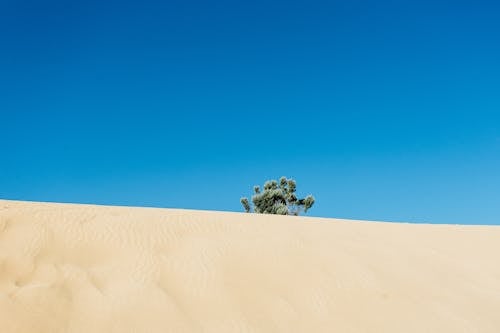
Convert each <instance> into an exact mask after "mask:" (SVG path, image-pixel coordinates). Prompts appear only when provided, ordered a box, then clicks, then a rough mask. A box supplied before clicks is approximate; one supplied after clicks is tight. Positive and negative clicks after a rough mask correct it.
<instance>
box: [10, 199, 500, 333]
mask: <svg viewBox="0 0 500 333" xmlns="http://www.w3.org/2000/svg"><path fill="white" fill-rule="evenodd" d="M0 330H1V332H3V333H7V332H30V333H34V332H44V333H47V332H398V333H399V332H440V333H443V332H454V333H456V332H481V333H484V332H496V333H497V332H500V227H496V226H458V225H424V224H405V223H382V222H364V221H350V220H338V219H324V218H310V217H294V216H274V215H257V214H245V213H229V212H214V211H196V210H180V209H158V208H131V207H111V206H95V205H74V204H53V203H33V202H20V201H7V200H0Z"/></svg>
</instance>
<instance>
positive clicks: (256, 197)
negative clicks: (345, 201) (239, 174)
mask: <svg viewBox="0 0 500 333" xmlns="http://www.w3.org/2000/svg"><path fill="white" fill-rule="evenodd" d="M296 189H297V184H296V183H295V180H293V179H287V178H286V177H281V178H280V180H279V183H278V182H277V181H276V180H268V181H266V182H265V184H264V191H262V192H261V190H260V187H259V186H254V188H253V191H254V194H253V196H252V203H253V207H254V209H253V210H254V212H255V213H260V214H277V215H299V213H300V212H301V211H302V210H303V211H304V213H305V212H307V211H308V210H309V208H311V207H312V205H313V204H314V197H313V196H312V195H308V196H307V197H305V198H304V199H298V198H297V195H296V194H295V191H296ZM240 202H241V204H242V205H243V208H244V209H245V212H247V213H250V212H251V210H252V209H251V207H250V203H249V201H248V198H246V197H243V198H241V199H240Z"/></svg>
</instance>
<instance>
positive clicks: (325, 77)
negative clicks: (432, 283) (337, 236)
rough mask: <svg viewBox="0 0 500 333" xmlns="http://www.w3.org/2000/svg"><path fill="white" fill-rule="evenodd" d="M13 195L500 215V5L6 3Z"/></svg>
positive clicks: (473, 218)
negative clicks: (280, 196) (272, 192)
mask: <svg viewBox="0 0 500 333" xmlns="http://www.w3.org/2000/svg"><path fill="white" fill-rule="evenodd" d="M0 42H1V44H0V51H1V52H0V119H1V120H0V142H1V143H2V145H1V149H2V152H1V153H0V198H4V199H19V200H37V201H62V202H81V203H98V204H116V205H137V206H141V205H146V206H158V207H174V208H193V209H210V210H229V211H241V210H242V209H241V207H240V203H239V198H240V197H241V196H243V195H250V194H251V188H252V186H253V185H255V184H259V183H263V182H264V181H265V180H266V179H269V178H278V177H280V176H282V175H285V176H288V177H293V178H295V179H296V180H297V183H298V192H299V194H303V195H306V194H309V193H312V194H313V195H315V197H316V204H315V206H314V207H313V208H312V209H311V211H310V213H309V215H311V216H325V217H340V218H354V219H370V220H387V221H407V222H430V223H466V224H500V61H499V59H500V5H499V3H498V2H495V1H472V0H471V1H397V2H393V1H338V2H336V1H328V2H326V1H325V2H315V1H248V2H234V1H218V2H216V3H213V2H212V3H211V2H197V1H164V2H161V3H160V2H158V3H156V2H150V1H135V2H131V1H104V2H103V1H95V2H94V1H81V2H71V3H70V2H58V1H50V0H49V1H43V2H42V1H23V0H15V1H14V0H0Z"/></svg>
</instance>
